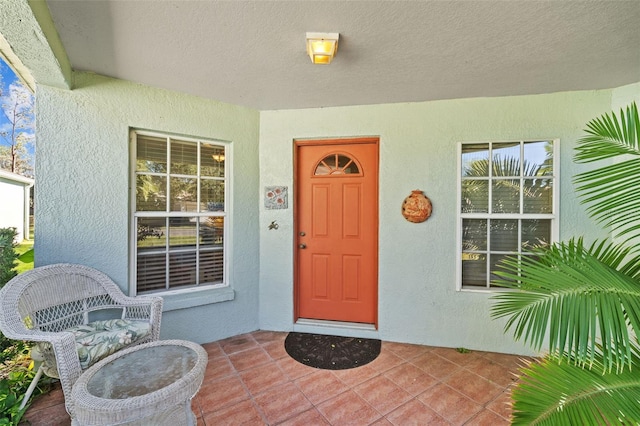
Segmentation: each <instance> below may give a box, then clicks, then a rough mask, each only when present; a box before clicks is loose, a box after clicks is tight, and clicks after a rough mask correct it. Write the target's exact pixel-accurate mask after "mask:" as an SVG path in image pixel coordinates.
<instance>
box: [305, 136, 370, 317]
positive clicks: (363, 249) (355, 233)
mask: <svg viewBox="0 0 640 426" xmlns="http://www.w3.org/2000/svg"><path fill="white" fill-rule="evenodd" d="M296 196H297V200H296V201H297V202H296V208H297V210H296V216H297V220H296V228H297V230H296V250H297V265H296V266H297V268H296V271H297V279H296V299H297V304H296V307H297V315H296V317H297V318H311V319H321V320H332V321H346V322H359V323H369V324H376V323H377V311H378V305H377V303H378V140H377V139H372V138H367V139H355V140H348V141H345V140H332V141H326V140H323V141H298V142H297V192H296Z"/></svg>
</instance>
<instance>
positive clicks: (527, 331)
mask: <svg viewBox="0 0 640 426" xmlns="http://www.w3.org/2000/svg"><path fill="white" fill-rule="evenodd" d="M629 253H630V252H629V249H627V248H624V247H622V246H620V245H614V244H611V243H604V242H603V243H596V244H593V245H591V246H590V247H585V245H584V242H583V240H582V239H577V240H575V239H572V240H570V241H568V242H566V243H559V244H554V245H552V246H550V247H548V248H546V249H539V250H538V251H537V252H536V255H535V256H521V257H510V258H507V259H505V260H504V261H503V262H502V264H501V270H500V271H496V274H497V275H498V276H499V277H500V278H499V279H496V280H494V282H493V284H495V285H498V286H502V287H507V288H511V289H514V290H515V291H506V292H502V293H499V294H496V295H494V296H493V297H492V299H493V300H494V303H493V305H492V309H491V315H492V317H494V318H507V322H506V325H505V332H507V331H509V330H511V329H513V334H514V338H515V339H516V340H521V339H522V340H524V341H525V342H526V343H528V344H530V345H531V346H532V347H534V348H535V349H536V350H540V349H541V348H542V345H543V344H544V342H545V339H546V338H547V337H548V339H549V352H550V353H551V354H566V355H565V357H566V358H570V359H572V360H574V362H576V363H577V364H578V365H581V366H584V365H591V364H592V363H593V362H594V361H595V354H596V345H598V344H600V345H601V346H602V351H603V353H604V354H605V360H604V362H603V366H604V367H603V368H606V369H607V370H610V369H612V368H615V369H616V370H620V369H622V368H623V367H624V365H625V364H627V365H628V364H629V360H630V349H629V347H630V344H631V342H632V339H633V336H632V335H630V329H629V328H631V330H633V333H635V335H636V336H638V335H640V285H639V284H638V282H637V280H635V279H634V277H633V276H629V275H627V274H626V273H629V272H631V273H633V274H634V276H636V275H637V274H638V266H637V263H638V259H637V258H634V257H631V258H629V257H628V255H629Z"/></svg>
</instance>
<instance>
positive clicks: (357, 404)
mask: <svg viewBox="0 0 640 426" xmlns="http://www.w3.org/2000/svg"><path fill="white" fill-rule="evenodd" d="M360 368H364V367H360ZM317 408H318V411H320V413H322V415H323V416H324V417H325V418H326V419H327V420H329V423H331V424H332V425H368V424H370V423H372V422H374V421H376V420H378V419H379V418H381V417H382V416H381V415H380V413H378V411H376V410H375V409H374V408H373V407H371V406H370V405H369V404H367V402H366V401H365V400H363V399H362V398H360V396H358V394H357V393H355V392H354V391H352V390H350V391H347V392H345V393H342V394H340V395H338V396H336V397H334V398H331V399H330V400H328V401H325V402H323V403H322V404H320V405H318V407H317Z"/></svg>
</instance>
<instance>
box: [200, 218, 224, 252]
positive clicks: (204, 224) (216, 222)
mask: <svg viewBox="0 0 640 426" xmlns="http://www.w3.org/2000/svg"><path fill="white" fill-rule="evenodd" d="M223 243H224V218H223V217H216V216H212V217H202V218H200V247H205V246H209V247H222V244H223Z"/></svg>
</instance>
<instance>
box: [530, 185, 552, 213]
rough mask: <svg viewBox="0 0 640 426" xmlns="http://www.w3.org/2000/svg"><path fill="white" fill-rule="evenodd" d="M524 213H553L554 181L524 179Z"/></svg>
mask: <svg viewBox="0 0 640 426" xmlns="http://www.w3.org/2000/svg"><path fill="white" fill-rule="evenodd" d="M523 185H524V188H523V190H524V199H523V203H524V206H523V209H524V213H551V212H552V206H553V181H552V180H551V179H550V178H543V179H524V183H523Z"/></svg>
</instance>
